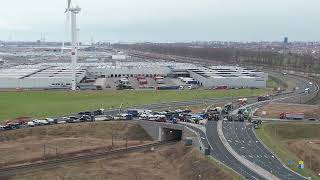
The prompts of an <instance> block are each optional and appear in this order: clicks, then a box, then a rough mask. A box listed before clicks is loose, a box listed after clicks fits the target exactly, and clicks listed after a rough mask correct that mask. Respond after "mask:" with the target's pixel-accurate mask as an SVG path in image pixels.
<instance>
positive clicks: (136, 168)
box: [12, 144, 235, 180]
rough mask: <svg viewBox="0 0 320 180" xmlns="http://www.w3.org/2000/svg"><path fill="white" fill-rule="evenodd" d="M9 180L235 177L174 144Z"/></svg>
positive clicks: (194, 153) (175, 179)
mask: <svg viewBox="0 0 320 180" xmlns="http://www.w3.org/2000/svg"><path fill="white" fill-rule="evenodd" d="M12 179H24V180H25V179H26V180H28V179H35V180H37V179H39V180H40V179H47V180H60V179H112V180H140V179H152V180H173V179H174V180H199V179H204V180H209V179H210V180H214V179H217V180H218V179H219V180H220V179H227V180H228V179H235V177H234V176H233V174H231V173H229V172H226V171H224V170H222V169H221V168H219V167H216V166H215V165H214V164H212V163H211V161H210V160H207V159H206V158H205V157H203V156H202V155H201V154H200V153H199V152H198V151H197V150H195V149H192V148H190V147H184V146H183V145H182V144H177V145H172V146H168V147H161V148H159V149H156V150H155V151H145V152H140V153H130V154H126V155H121V156H119V155H118V156H114V157H112V158H103V159H99V160H94V161H87V162H81V163H78V164H72V165H71V164H70V165H65V166H61V167H59V168H54V169H51V170H45V171H41V172H34V173H29V174H23V175H19V176H15V177H12Z"/></svg>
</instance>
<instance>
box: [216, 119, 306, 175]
mask: <svg viewBox="0 0 320 180" xmlns="http://www.w3.org/2000/svg"><path fill="white" fill-rule="evenodd" d="M253 129H254V128H253V125H252V124H247V123H245V122H229V121H223V129H222V130H223V134H224V136H225V138H226V139H227V141H228V143H229V144H230V145H231V147H232V148H233V149H234V150H235V151H236V152H237V153H238V154H239V155H240V156H242V157H244V158H246V159H247V160H249V161H251V162H253V163H254V164H257V165H258V166H260V167H262V168H263V169H265V170H267V171H268V172H270V173H272V174H274V175H275V176H277V177H279V178H280V179H288V180H290V179H292V180H293V179H295V180H299V179H305V178H303V177H301V176H300V175H297V174H296V173H293V172H292V171H291V170H289V169H287V168H286V167H284V166H283V164H282V163H281V162H280V161H279V160H278V159H277V158H276V157H275V156H274V155H273V154H272V153H271V152H270V151H269V150H268V149H267V148H265V146H264V145H263V144H261V143H260V141H259V139H257V137H256V136H255V134H254V132H253V131H254V130H253Z"/></svg>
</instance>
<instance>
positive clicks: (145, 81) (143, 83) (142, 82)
mask: <svg viewBox="0 0 320 180" xmlns="http://www.w3.org/2000/svg"><path fill="white" fill-rule="evenodd" d="M138 82H139V84H140V85H146V84H148V81H147V80H146V79H139V80H138Z"/></svg>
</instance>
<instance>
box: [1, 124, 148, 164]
mask: <svg viewBox="0 0 320 180" xmlns="http://www.w3.org/2000/svg"><path fill="white" fill-rule="evenodd" d="M112 137H113V143H112ZM151 141H152V140H151V138H150V137H149V135H148V134H147V133H146V132H145V131H144V130H143V129H142V128H141V127H140V126H138V125H136V124H134V123H128V122H99V123H98V122H97V123H81V124H64V125H55V126H43V127H35V128H26V129H20V130H15V131H7V132H1V133H0V166H9V165H16V164H22V163H28V162H34V161H40V160H43V159H44V158H58V157H64V156H70V155H72V156H75V155H80V154H87V153H92V152H97V151H99V152H100V151H106V150H111V149H114V148H123V147H126V146H133V145H139V144H143V143H149V142H151Z"/></svg>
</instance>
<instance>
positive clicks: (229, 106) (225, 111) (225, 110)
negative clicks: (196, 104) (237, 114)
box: [222, 103, 233, 114]
mask: <svg viewBox="0 0 320 180" xmlns="http://www.w3.org/2000/svg"><path fill="white" fill-rule="evenodd" d="M232 109H233V105H232V103H228V104H226V105H225V106H224V107H223V109H222V114H229V112H230V111H232Z"/></svg>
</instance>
